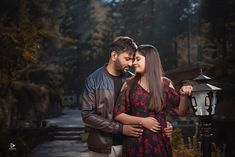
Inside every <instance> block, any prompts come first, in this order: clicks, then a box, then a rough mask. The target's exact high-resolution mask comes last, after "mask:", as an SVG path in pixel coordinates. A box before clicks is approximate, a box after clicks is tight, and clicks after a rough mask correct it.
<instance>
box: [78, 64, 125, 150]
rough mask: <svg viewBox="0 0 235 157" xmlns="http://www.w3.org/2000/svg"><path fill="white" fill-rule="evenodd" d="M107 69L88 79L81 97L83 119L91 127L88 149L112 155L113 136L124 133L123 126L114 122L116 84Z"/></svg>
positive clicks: (102, 68) (103, 68) (93, 74)
mask: <svg viewBox="0 0 235 157" xmlns="http://www.w3.org/2000/svg"><path fill="white" fill-rule="evenodd" d="M105 68H106V67H105V66H104V67H101V68H99V69H98V70H96V71H95V72H94V73H92V74H91V75H90V76H89V77H88V78H87V79H86V81H85V87H84V91H83V93H82V94H81V96H80V104H81V110H82V118H83V121H84V123H85V125H86V126H87V127H89V136H88V141H87V143H88V148H89V149H90V150H92V151H95V152H100V153H110V152H111V146H112V143H113V141H112V140H113V134H120V133H122V124H120V123H118V122H116V121H114V120H113V108H114V103H115V102H114V101H115V100H114V83H113V80H112V78H111V76H110V74H109V73H108V72H107V70H106V69H105Z"/></svg>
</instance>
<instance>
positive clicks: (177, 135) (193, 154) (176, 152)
mask: <svg viewBox="0 0 235 157" xmlns="http://www.w3.org/2000/svg"><path fill="white" fill-rule="evenodd" d="M183 137H184V136H183V134H182V130H181V129H178V128H177V129H174V132H173V136H172V140H171V142H172V147H173V156H174V157H200V156H201V153H200V144H199V141H198V138H197V137H196V135H194V136H193V137H188V141H187V144H186V143H185V142H184V138H183ZM224 151H225V150H224V149H221V148H220V147H218V146H216V144H215V143H212V153H211V156H212V157H224Z"/></svg>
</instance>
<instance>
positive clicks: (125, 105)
mask: <svg viewBox="0 0 235 157" xmlns="http://www.w3.org/2000/svg"><path fill="white" fill-rule="evenodd" d="M121 113H127V114H130V100H129V92H128V90H127V85H126V84H124V85H123V87H122V89H121V92H120V93H119V96H118V98H117V101H116V103H115V105H114V117H116V116H118V115H119V114H121Z"/></svg>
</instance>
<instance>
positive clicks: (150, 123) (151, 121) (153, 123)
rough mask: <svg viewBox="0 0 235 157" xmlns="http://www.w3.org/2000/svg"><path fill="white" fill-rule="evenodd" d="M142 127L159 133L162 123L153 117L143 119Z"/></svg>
mask: <svg viewBox="0 0 235 157" xmlns="http://www.w3.org/2000/svg"><path fill="white" fill-rule="evenodd" d="M141 125H142V126H144V127H145V128H147V129H149V130H151V131H153V132H157V131H159V130H160V129H161V126H160V123H159V122H158V121H157V119H155V118H153V117H146V118H142V120H141Z"/></svg>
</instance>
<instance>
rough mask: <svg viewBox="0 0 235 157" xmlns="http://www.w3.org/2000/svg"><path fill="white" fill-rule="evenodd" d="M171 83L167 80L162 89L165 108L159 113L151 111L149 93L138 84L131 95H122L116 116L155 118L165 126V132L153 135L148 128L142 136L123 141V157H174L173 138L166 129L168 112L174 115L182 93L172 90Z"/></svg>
mask: <svg viewBox="0 0 235 157" xmlns="http://www.w3.org/2000/svg"><path fill="white" fill-rule="evenodd" d="M170 83H171V81H170V80H169V79H166V78H164V79H163V83H162V88H163V92H164V103H165V107H164V108H163V109H162V110H161V111H159V112H155V111H153V110H149V109H148V107H147V106H148V105H147V104H148V103H149V93H148V92H147V91H146V90H145V89H144V88H142V87H141V86H140V85H139V84H137V83H136V84H134V85H133V88H132V89H131V90H130V91H129V92H128V93H125V92H122V93H121V94H120V95H119V97H118V99H117V102H116V104H115V106H114V116H117V115H119V114H120V113H127V114H129V115H133V116H138V117H150V116H151V117H154V118H156V119H157V120H158V122H159V123H160V125H161V128H162V129H161V130H159V131H157V132H152V131H150V130H148V129H146V128H144V127H143V128H142V129H143V130H144V132H143V134H142V135H141V136H139V137H129V136H125V138H124V142H123V153H122V156H123V157H172V149H171V144H170V139H169V138H168V137H167V136H166V134H165V132H164V129H163V128H165V127H166V115H167V113H170V114H174V110H173V108H174V107H176V106H178V104H179V95H178V93H177V92H176V91H175V90H174V89H173V88H171V87H170V86H169V85H170Z"/></svg>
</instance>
